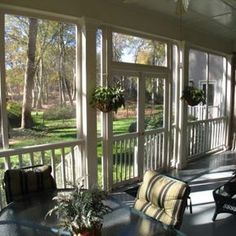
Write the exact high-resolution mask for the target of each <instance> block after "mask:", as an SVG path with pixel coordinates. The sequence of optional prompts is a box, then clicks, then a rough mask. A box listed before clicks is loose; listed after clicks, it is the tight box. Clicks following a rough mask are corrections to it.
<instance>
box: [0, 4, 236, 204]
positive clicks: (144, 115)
mask: <svg viewBox="0 0 236 236" xmlns="http://www.w3.org/2000/svg"><path fill="white" fill-rule="evenodd" d="M159 2H160V8H158V7H157V6H156V5H155V4H154V3H153V2H152V1H150V2H149V1H147V2H145V1H137V2H136V1H125V2H123V1H117V2H116V1H113V0H110V1H105V0H104V1H100V4H98V3H97V1H93V0H90V1H86V2H85V1H72V3H71V4H68V5H67V4H66V3H65V1H60V4H59V3H58V2H57V1H50V2H47V3H46V1H45V3H44V4H42V5H40V4H38V3H37V1H31V2H30V3H27V2H23V1H22V2H20V3H19V2H18V1H12V2H11V3H9V2H8V1H5V0H1V1H0V18H1V21H0V24H1V27H0V49H1V55H0V71H1V94H0V95H1V98H0V102H1V112H0V118H1V141H0V143H1V150H0V178H1V179H2V178H3V174H4V171H5V170H6V169H11V168H21V167H25V166H32V165H36V164H50V165H51V166H52V174H53V176H54V178H55V179H56V181H57V186H58V187H59V188H68V187H70V186H71V185H73V184H75V183H76V181H77V180H78V179H79V178H80V177H84V178H85V180H86V185H87V186H92V185H93V184H98V185H99V186H101V187H102V188H103V189H105V190H109V191H112V190H114V189H117V188H120V187H123V186H128V185H129V184H133V183H137V182H139V181H141V180H142V177H143V174H144V172H145V171H146V170H148V169H154V170H157V171H161V172H166V171H170V170H173V169H183V168H185V167H186V166H188V164H189V163H191V162H192V161H194V160H196V159H198V158H205V157H206V155H209V154H212V153H216V152H219V151H224V150H226V149H231V148H234V145H235V140H234V138H235V137H234V131H235V128H234V125H233V120H234V116H235V114H234V76H235V72H234V68H235V55H234V53H233V52H234V50H235V38H236V34H235V32H234V31H233V32H232V30H231V28H230V27H232V25H231V23H227V22H225V21H223V20H219V19H218V18H217V16H218V15H222V17H223V16H224V14H226V15H227V14H230V13H231V14H233V12H235V8H234V5H230V4H231V3H228V2H230V1H223V0H222V1H221V0H215V1H196V0H192V1H189V5H188V7H187V10H186V12H180V13H178V14H177V13H176V11H175V8H176V2H175V1H174V0H173V1H164V0H163V1H159ZM199 2H200V3H199ZM146 4H147V5H146ZM153 4H154V5H155V7H154V5H153ZM198 4H199V5H198ZM91 6H96V7H95V8H96V9H94V8H92V7H91ZM152 7H153V9H152V10H150V8H152ZM207 7H209V8H210V9H211V10H212V13H211V14H212V15H211V16H207V15H208V13H207V12H206V8H207ZM133 9H134V10H135V11H133ZM221 11H222V12H221ZM219 12H220V13H219ZM203 15H204V17H203ZM201 17H202V18H203V19H202V18H201ZM32 19H36V20H34V21H35V22H36V23H35V22H33V21H32ZM197 19H198V21H199V22H200V23H196V22H198V21H197ZM201 20H202V21H203V22H202V21H201ZM205 21H206V22H208V23H209V24H208V25H204V22H205ZM154 22H155V24H154ZM33 23H34V24H35V25H34V26H33ZM201 24H202V25H201ZM36 25H37V34H36V35H35V38H36V41H35V48H36V49H35V51H34V52H35V56H34V63H35V67H33V69H35V71H34V73H33V74H34V75H33V77H32V79H31V80H33V83H32V85H31V87H30V88H29V89H28V90H27V88H25V84H26V81H27V79H26V77H27V76H26V72H25V71H26V68H28V70H29V68H30V66H29V65H28V64H27V59H29V58H27V50H29V48H27V46H26V45H28V46H29V35H27V32H28V33H29V32H30V28H29V27H30V26H31V27H32V28H31V30H32V33H33V32H34V33H35V27H36ZM196 25H198V28H196V30H194V27H195V26H196ZM200 26H201V27H200ZM21 27H23V28H21ZM20 29H24V30H25V32H23V31H24V30H22V33H21V30H20ZM222 29H224V31H223V30H222ZM223 32H224V33H223ZM224 35H225V37H223V36H224ZM27 37H28V38H27ZM27 40H28V41H27ZM27 43H28V44H27ZM36 66H37V67H36ZM117 83H118V84H119V85H120V86H121V87H122V89H123V90H124V97H125V107H122V108H120V109H118V111H117V112H109V113H102V112H100V111H98V110H96V109H95V108H93V107H92V106H91V104H90V103H91V94H92V91H93V90H94V88H95V87H96V86H114V85H115V84H117ZM186 86H195V87H197V88H199V89H201V90H202V91H203V92H204V94H205V98H206V103H205V104H203V103H200V104H198V105H196V106H190V105H187V103H186V102H185V101H184V100H183V99H181V97H182V94H183V90H184V88H185V87H186ZM27 91H28V92H27ZM27 94H28V95H27ZM26 101H30V103H29V104H28V107H27V106H26V108H27V109H28V110H29V111H30V112H29V113H30V114H31V116H32V120H33V121H34V122H33V125H32V126H30V120H27V119H25V121H26V123H23V122H22V120H23V118H22V117H21V121H20V124H17V125H15V123H14V125H13V124H12V123H10V122H11V121H10V118H9V112H10V110H9V106H10V105H9V104H16V103H17V104H18V103H19V104H20V105H21V106H20V111H21V110H22V112H23V110H24V109H23V107H24V104H25V103H26ZM61 107H63V109H64V108H65V110H63V109H61V110H60V111H61V114H60V116H59V118H57V119H56V118H55V117H56V116H57V115H58V114H57V111H58V110H59V108H61ZM52 108H54V110H53V109H52ZM17 109H18V108H17ZM27 109H26V110H27ZM13 110H16V108H14V107H13ZM71 111H72V112H71ZM20 113H21V112H20ZM29 113H28V114H29ZM65 114H68V115H70V114H71V115H70V116H68V117H66V116H65ZM22 116H23V113H22ZM54 118H55V119H54ZM55 120H57V123H56V121H55ZM50 125H51V126H50ZM53 125H54V126H53ZM68 129H69V131H68ZM22 130H23V131H24V132H23V133H22ZM28 133H30V135H29V136H27V135H26V134H28ZM58 134H60V135H58ZM63 134H64V135H63ZM49 136H50V138H49ZM20 137H22V138H20ZM33 141H34V142H33ZM0 191H1V192H0V204H1V207H3V206H4V205H5V195H4V190H3V189H2V188H0Z"/></svg>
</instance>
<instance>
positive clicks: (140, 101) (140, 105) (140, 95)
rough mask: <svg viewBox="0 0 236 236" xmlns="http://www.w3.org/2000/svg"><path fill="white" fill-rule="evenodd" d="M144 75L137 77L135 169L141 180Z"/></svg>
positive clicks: (142, 169) (142, 168) (143, 130)
mask: <svg viewBox="0 0 236 236" xmlns="http://www.w3.org/2000/svg"><path fill="white" fill-rule="evenodd" d="M145 86H146V85H145V75H144V74H141V73H140V75H139V78H138V87H137V89H138V97H137V101H138V104H137V107H138V111H137V132H138V149H137V151H138V156H137V158H138V160H137V161H138V162H137V164H138V166H137V167H135V168H137V170H138V173H137V174H138V176H137V177H138V178H139V179H140V180H141V179H142V178H143V172H144V167H143V165H144V133H145V128H144V118H145V117H144V104H145V89H143V88H145Z"/></svg>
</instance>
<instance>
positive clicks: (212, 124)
mask: <svg viewBox="0 0 236 236" xmlns="http://www.w3.org/2000/svg"><path fill="white" fill-rule="evenodd" d="M226 121H227V120H226V117H220V118H215V119H211V120H201V121H194V122H190V123H188V125H187V144H188V148H187V158H188V160H190V159H192V158H194V157H197V156H200V155H202V154H206V153H208V152H210V151H217V150H220V149H222V148H223V147H224V145H225V131H226Z"/></svg>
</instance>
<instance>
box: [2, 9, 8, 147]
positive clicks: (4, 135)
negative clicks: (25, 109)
mask: <svg viewBox="0 0 236 236" xmlns="http://www.w3.org/2000/svg"><path fill="white" fill-rule="evenodd" d="M4 30H5V16H4V12H3V11H1V10H0V52H1V53H0V126H1V127H0V128H1V136H0V138H1V139H2V140H1V141H0V143H1V142H2V147H3V149H7V148H9V140H8V120H7V111H6V72H5V38H4Z"/></svg>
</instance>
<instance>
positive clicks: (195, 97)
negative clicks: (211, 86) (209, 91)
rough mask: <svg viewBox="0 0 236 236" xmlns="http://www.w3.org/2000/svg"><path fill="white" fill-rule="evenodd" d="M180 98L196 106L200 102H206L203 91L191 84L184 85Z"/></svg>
mask: <svg viewBox="0 0 236 236" xmlns="http://www.w3.org/2000/svg"><path fill="white" fill-rule="evenodd" d="M181 99H183V100H185V101H186V102H187V103H188V105H190V106H196V105H198V104H199V103H200V102H202V103H203V104H205V103H206V96H205V93H204V91H203V90H202V89H198V88H196V87H193V86H186V87H185V88H184V90H183V95H182V97H181Z"/></svg>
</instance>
